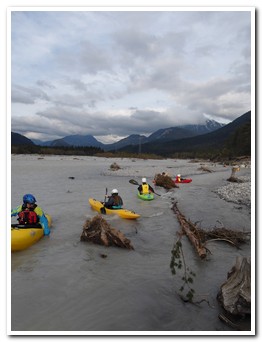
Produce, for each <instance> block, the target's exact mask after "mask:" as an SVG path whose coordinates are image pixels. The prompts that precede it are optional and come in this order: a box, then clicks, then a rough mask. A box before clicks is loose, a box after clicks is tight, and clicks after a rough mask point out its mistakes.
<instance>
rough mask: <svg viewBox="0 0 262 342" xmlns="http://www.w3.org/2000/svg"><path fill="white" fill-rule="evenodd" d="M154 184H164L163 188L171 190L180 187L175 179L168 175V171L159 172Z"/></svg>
mask: <svg viewBox="0 0 262 342" xmlns="http://www.w3.org/2000/svg"><path fill="white" fill-rule="evenodd" d="M154 184H155V185H157V186H162V187H163V188H165V189H167V190H169V189H172V188H179V186H177V185H176V184H175V182H174V181H173V179H172V178H171V177H170V176H168V175H167V174H166V173H162V174H160V173H158V174H156V175H155V177H154Z"/></svg>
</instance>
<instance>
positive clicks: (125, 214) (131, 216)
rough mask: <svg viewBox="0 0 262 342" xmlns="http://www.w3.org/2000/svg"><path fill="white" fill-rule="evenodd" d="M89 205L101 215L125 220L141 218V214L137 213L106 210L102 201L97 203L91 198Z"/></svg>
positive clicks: (124, 210) (123, 210)
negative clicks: (114, 215)
mask: <svg viewBox="0 0 262 342" xmlns="http://www.w3.org/2000/svg"><path fill="white" fill-rule="evenodd" d="M89 204H90V205H91V207H92V208H93V209H94V210H96V211H98V212H99V213H101V214H109V215H111V214H116V215H118V216H120V217H122V218H124V219H129V220H134V219H137V218H139V217H140V215H139V214H137V213H135V212H134V211H131V210H127V209H108V208H105V207H104V205H103V203H102V202H100V201H97V200H96V199H94V198H89Z"/></svg>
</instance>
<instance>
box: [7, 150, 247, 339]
mask: <svg viewBox="0 0 262 342" xmlns="http://www.w3.org/2000/svg"><path fill="white" fill-rule="evenodd" d="M113 162H115V160H114V159H107V158H95V157H80V156H79V157H77V156H44V157H41V156H37V155H30V156H22V155H14V156H12V161H11V166H12V176H11V206H12V208H14V207H15V206H17V205H19V204H20V203H21V200H22V196H23V194H25V193H33V194H34V195H35V197H36V199H37V203H38V205H39V206H40V207H42V208H43V210H44V211H45V212H47V213H49V214H50V215H51V216H52V218H53V224H52V228H51V234H50V236H49V237H44V238H42V239H41V240H40V241H39V242H38V243H36V244H35V245H33V246H31V247H30V248H28V249H26V250H24V251H21V252H17V253H12V256H11V263H10V268H11V269H10V272H11V330H12V334H14V335H16V334H26V333H32V332H33V333H34V334H35V335H37V334H39V335H41V333H43V334H50V335H52V332H54V333H57V334H58V333H59V332H60V333H61V334H62V333H63V334H65V335H66V334H86V335H88V334H91V335H92V334H99V333H100V334H102V335H103V334H104V335H106V334H109V335H110V334H117V332H118V334H119V333H120V334H122V335H145V334H149V335H152V334H153V335H154V334H155V335H165V334H167V335H168V334H169V335H179V334H182V335H183V334H185V335H186V334H189V335H190V334H194V335H197V334H200V335H205V334H208V335H213V334H214V335H217V334H218V335H227V334H229V335H230V334H231V335H232V334H233V335H234V334H237V332H236V331H234V330H233V329H232V328H230V327H229V326H228V325H225V323H223V322H221V321H220V320H219V319H218V315H219V313H220V312H221V311H222V310H221V307H220V305H219V303H218V302H217V300H216V295H217V293H218V291H219V287H220V285H221V284H222V283H223V282H225V280H226V278H227V273H228V272H229V271H230V269H231V268H232V266H233V265H234V263H235V259H236V257H237V256H250V254H251V252H250V249H251V248H250V244H246V245H243V246H241V249H236V248H235V247H233V246H232V245H230V244H227V243H225V242H222V241H220V242H218V241H214V242H210V243H209V244H208V249H209V250H210V252H211V254H210V255H209V256H208V258H207V259H206V260H200V258H199V256H198V255H197V254H196V252H195V251H194V249H193V246H192V245H191V244H190V242H189V241H188V240H187V238H186V237H183V239H182V244H183V251H184V255H185V259H186V265H187V267H188V268H190V269H191V270H193V271H194V272H195V273H196V276H195V277H194V281H193V284H192V287H193V288H194V290H195V298H194V299H195V301H201V300H202V301H201V303H200V304H191V303H186V302H184V301H182V300H181V298H180V296H179V293H180V292H179V289H180V287H181V284H182V273H181V274H176V275H173V274H172V273H171V269H170V261H171V251H172V248H173V245H174V242H175V241H176V240H177V232H178V231H179V230H180V226H179V223H178V221H177V219H176V216H175V214H174V212H173V211H172V210H171V206H172V201H174V200H175V201H177V202H178V207H179V208H180V210H181V211H182V212H183V213H184V214H185V216H186V217H187V218H189V219H191V220H192V222H196V221H200V225H201V226H202V227H206V228H210V227H211V226H214V225H218V226H219V224H220V223H221V222H222V223H223V224H224V226H225V227H228V228H233V229H239V230H241V231H250V230H251V212H250V209H248V208H246V207H243V206H242V207H241V208H239V206H237V205H236V204H234V203H228V202H226V201H223V200H222V199H220V198H219V197H218V195H217V194H215V193H214V192H212V191H211V190H212V189H213V187H215V186H216V185H217V186H218V185H221V182H224V183H226V181H225V179H226V176H227V174H228V173H226V170H225V169H223V167H221V166H220V167H219V168H218V169H217V172H216V173H213V174H212V173H210V174H208V175H206V176H205V177H204V176H203V174H202V173H200V172H199V171H195V172H194V171H192V169H193V166H192V165H191V168H188V166H189V164H188V161H177V164H175V163H174V161H173V160H161V161H158V160H156V161H154V160H138V159H136V160H131V159H118V160H117V163H118V164H119V165H120V166H122V167H123V169H124V170H125V172H122V173H121V172H120V174H118V173H117V171H116V172H111V171H110V165H111V164H112V163H113ZM177 169H179V170H182V172H183V171H184V172H186V170H190V171H191V174H189V176H191V177H192V178H193V182H192V183H190V184H187V185H186V184H184V185H181V186H180V188H179V189H174V190H172V191H169V192H166V191H165V190H164V189H163V188H160V187H157V188H156V191H157V192H158V193H159V194H160V195H161V196H156V198H155V200H154V201H150V202H146V201H141V200H140V199H138V198H137V196H136V186H134V185H132V184H130V183H129V179H130V178H135V179H136V180H138V181H140V180H141V179H140V177H141V176H145V177H148V180H149V182H151V184H152V180H153V177H152V175H153V174H154V173H155V172H156V171H160V170H167V171H170V172H171V173H172V172H175V171H176V170H177ZM194 170H196V166H195V165H194ZM227 172H228V170H227ZM245 172H246V173H248V172H249V173H250V170H249V171H248V170H246V171H245ZM106 188H107V189H108V192H109V191H111V189H113V188H117V189H118V190H119V194H120V195H121V197H122V198H123V200H124V206H125V208H127V209H130V210H133V211H135V212H137V213H139V214H141V217H140V218H139V219H137V220H124V219H121V218H120V217H118V216H112V215H109V216H106V217H105V218H106V220H107V222H108V223H109V224H110V225H111V226H113V227H114V228H116V229H118V230H121V232H123V233H124V234H125V236H126V237H127V238H128V239H130V240H131V242H132V244H133V246H134V250H125V249H121V248H116V247H104V246H99V245H95V244H92V243H87V242H81V241H80V236H81V232H82V227H83V224H84V222H85V220H86V219H90V218H92V217H94V216H95V215H96V212H94V211H93V210H92V209H91V208H90V206H89V203H88V198H90V197H93V198H96V199H97V200H103V199H104V196H105V191H106ZM12 222H15V219H14V218H12ZM219 222H220V223H219ZM102 256H106V257H102ZM203 299H204V300H203ZM241 334H242V335H243V334H245V332H241ZM247 334H248V332H247Z"/></svg>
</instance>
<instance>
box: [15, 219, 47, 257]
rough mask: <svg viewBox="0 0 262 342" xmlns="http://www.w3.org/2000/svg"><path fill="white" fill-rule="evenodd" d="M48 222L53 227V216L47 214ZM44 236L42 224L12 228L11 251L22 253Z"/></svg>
mask: <svg viewBox="0 0 262 342" xmlns="http://www.w3.org/2000/svg"><path fill="white" fill-rule="evenodd" d="M46 218H47V220H48V226H49V227H51V224H52V219H51V216H50V215H48V214H46ZM43 236H44V229H43V228H42V227H41V225H40V224H36V225H35V227H34V226H33V225H28V226H27V227H26V225H19V224H17V225H16V227H12V226H11V251H12V252H17V251H22V250H23V249H26V248H28V247H30V246H32V245H33V244H34V243H36V242H37V241H39V240H40V239H41V238H42V237H43Z"/></svg>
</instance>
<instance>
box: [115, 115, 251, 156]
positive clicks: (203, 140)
mask: <svg viewBox="0 0 262 342" xmlns="http://www.w3.org/2000/svg"><path fill="white" fill-rule="evenodd" d="M250 122H251V111H249V112H247V113H245V114H243V115H242V116H240V117H239V118H237V119H235V120H234V121H232V122H231V123H229V124H227V125H225V126H223V127H221V128H219V129H217V130H215V131H213V132H211V133H207V134H202V135H197V136H194V137H190V138H183V139H179V140H172V141H168V142H161V141H153V142H151V143H145V144H143V145H142V152H143V153H156V154H161V155H165V156H168V155H171V154H172V153H175V152H192V151H197V150H200V149H202V150H203V149H205V150H208V149H211V148H222V147H223V145H224V144H225V143H226V141H227V139H229V138H230V137H231V136H233V135H234V134H235V132H236V131H237V130H238V129H240V128H241V127H243V126H244V125H246V124H248V123H250ZM249 134H251V132H249ZM247 143H248V142H247ZM250 145H251V142H250ZM121 151H125V152H132V153H134V152H137V147H136V148H135V147H134V146H126V147H124V148H122V149H121Z"/></svg>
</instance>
